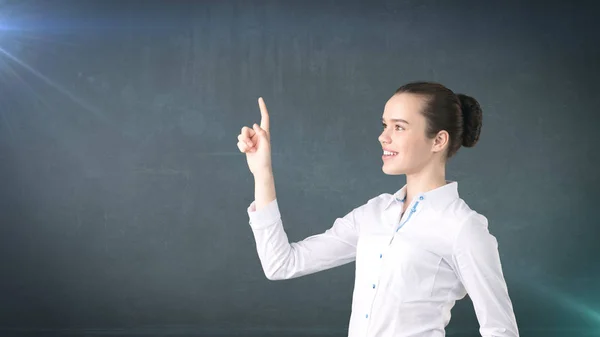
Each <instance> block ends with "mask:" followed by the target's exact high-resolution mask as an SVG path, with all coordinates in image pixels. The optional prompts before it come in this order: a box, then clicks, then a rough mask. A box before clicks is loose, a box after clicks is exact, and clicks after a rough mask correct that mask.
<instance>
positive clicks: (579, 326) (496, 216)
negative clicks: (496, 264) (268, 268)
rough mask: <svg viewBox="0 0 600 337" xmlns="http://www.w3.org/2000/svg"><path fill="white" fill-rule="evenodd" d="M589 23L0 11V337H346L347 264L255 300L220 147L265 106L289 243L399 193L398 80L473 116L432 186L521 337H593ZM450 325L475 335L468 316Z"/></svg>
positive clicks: (223, 5) (503, 12) (278, 285)
mask: <svg viewBox="0 0 600 337" xmlns="http://www.w3.org/2000/svg"><path fill="white" fill-rule="evenodd" d="M591 3H593V2H589V3H588V4H584V3H583V2H581V1H580V2H571V3H569V4H566V3H563V4H557V3H550V2H539V4H534V3H531V2H530V3H520V4H519V3H518V2H514V3H512V4H509V3H507V2H500V1H496V2H491V1H385V2H382V1H371V2H357V1H295V2H277V1H196V2H192V1H137V2H134V1H122V2H115V1H96V2H91V1H70V2H68V1H46V2H42V1H39V2H32V1H4V2H0V27H2V31H1V33H0V48H1V49H0V86H1V87H0V224H1V225H0V335H2V336H12V335H15V336H25V335H27V336H31V335H35V336H38V335H39V336H50V335H85V336H96V335H123V336H129V335H131V336H133V335H136V336H138V335H161V336H164V335H171V334H172V335H189V336H195V335H198V336H200V335H216V334H222V335H253V334H255V335H257V336H258V335H260V336H266V335H278V336H291V335H299V336H306V335H311V334H315V335H333V336H344V335H345V334H346V328H347V324H348V318H349V315H350V305H351V294H352V287H353V277H354V264H349V265H346V266H343V267H340V268H337V269H334V270H330V271H325V272H322V273H319V274H315V275H311V276H306V277H303V278H300V279H295V280H290V281H279V282H271V281H268V280H267V279H266V278H265V277H264V275H263V273H262V270H261V267H260V264H259V261H258V257H257V255H256V250H255V246H254V241H253V237H252V234H251V231H250V228H249V226H248V219H247V214H246V207H247V206H248V204H249V203H250V202H251V201H252V198H253V187H254V186H253V181H252V177H251V174H250V173H249V171H248V168H247V165H246V161H245V158H244V157H243V156H242V155H240V154H239V152H238V150H237V148H236V145H235V144H236V142H237V139H236V136H237V134H238V133H239V130H240V128H241V127H242V126H244V125H251V124H252V123H254V122H258V121H259V119H260V114H259V110H258V107H257V104H256V99H257V98H258V96H261V95H262V96H263V97H265V100H266V102H267V106H268V108H269V110H270V112H271V127H272V143H273V166H274V172H275V176H276V177H275V178H276V186H277V193H278V198H279V203H280V207H281V211H282V214H283V217H284V222H285V225H286V229H287V232H288V234H289V237H290V239H291V240H294V241H295V240H300V239H303V238H304V237H306V236H309V235H312V234H316V233H319V232H322V231H324V230H325V229H327V228H329V226H330V225H331V224H332V223H333V221H334V220H335V218H336V217H338V216H342V215H344V214H346V213H347V212H349V211H350V210H351V209H352V208H354V207H357V206H359V205H361V204H363V203H364V202H366V201H367V200H368V199H369V198H371V197H373V196H375V195H378V194H380V193H383V192H394V191H396V190H397V189H398V188H400V187H401V186H402V185H403V184H404V180H403V178H399V177H393V176H386V175H384V174H383V173H382V172H381V159H380V155H381V148H380V146H379V144H378V142H377V136H378V135H379V132H380V131H381V125H380V118H381V115H382V111H383V106H384V104H385V101H386V100H387V99H388V98H389V97H390V96H391V94H392V93H393V92H394V90H395V89H396V88H397V87H399V86H400V85H402V84H404V83H406V82H409V81H413V80H432V81H439V82H441V83H443V84H445V85H447V86H448V87H450V88H451V89H452V90H454V91H455V92H462V93H466V94H468V95H471V96H473V97H475V98H476V99H477V100H479V102H480V103H481V105H482V107H483V111H484V118H483V130H482V134H481V140H480V142H479V143H478V144H477V146H476V147H475V148H473V149H462V150H460V151H459V153H458V154H457V156H456V157H455V158H453V159H452V160H451V162H450V163H449V167H448V173H447V174H448V175H447V178H448V179H451V180H457V181H458V182H459V192H460V194H461V196H462V198H463V199H465V200H466V201H467V202H468V203H469V205H471V207H472V208H474V209H475V210H477V211H479V212H480V213H482V214H484V215H486V216H487V217H488V219H489V222H490V230H491V232H492V233H493V234H494V235H496V237H497V238H498V241H499V245H500V252H501V257H502V262H503V266H504V272H505V276H506V280H507V283H508V286H509V291H510V294H511V297H512V299H513V303H514V308H515V313H516V316H517V319H518V323H519V326H520V329H521V333H522V336H596V335H598V334H600V263H599V262H598V260H597V259H598V254H599V253H600V248H599V245H598V241H599V240H598V239H599V237H600V230H599V227H598V226H599V225H600V221H598V218H597V216H596V213H597V209H598V207H597V201H598V197H597V193H598V189H599V187H600V183H599V180H598V165H600V161H599V159H600V153H599V151H598V149H597V144H598V139H597V138H598V137H597V134H596V131H597V129H598V126H597V122H598V121H599V120H600V119H599V118H598V117H597V113H598V110H597V109H598V106H599V103H600V99H599V96H600V95H599V92H598V84H597V83H598V75H599V59H600V48H599V41H598V35H597V32H598V31H600V24H598V23H597V19H596V17H595V16H594V15H593V13H594V8H593V7H594V5H590V4H591ZM596 7H597V5H596ZM452 313H453V317H452V321H451V323H450V325H449V327H448V329H447V331H448V335H449V336H477V334H478V333H477V329H478V324H477V321H476V318H475V315H474V312H473V308H472V304H471V303H470V301H469V299H468V298H467V299H465V300H463V301H461V302H459V303H457V305H456V307H455V308H454V310H453V311H452Z"/></svg>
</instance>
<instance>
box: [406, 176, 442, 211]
mask: <svg viewBox="0 0 600 337" xmlns="http://www.w3.org/2000/svg"><path fill="white" fill-rule="evenodd" d="M444 185H446V169H445V167H444V166H442V167H439V166H438V167H437V168H432V169H423V170H421V171H420V172H417V173H415V174H410V175H408V174H407V175H406V202H405V208H406V207H408V205H409V204H410V203H412V200H413V198H414V197H415V196H418V195H419V194H423V193H426V192H428V191H431V190H434V189H436V188H439V187H442V186H444Z"/></svg>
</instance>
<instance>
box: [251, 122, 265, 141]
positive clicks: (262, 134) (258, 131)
mask: <svg viewBox="0 0 600 337" xmlns="http://www.w3.org/2000/svg"><path fill="white" fill-rule="evenodd" d="M252 128H253V129H254V132H256V134H257V135H258V136H259V137H261V138H264V137H265V130H263V129H262V128H261V127H260V126H258V124H256V123H255V124H254V125H252Z"/></svg>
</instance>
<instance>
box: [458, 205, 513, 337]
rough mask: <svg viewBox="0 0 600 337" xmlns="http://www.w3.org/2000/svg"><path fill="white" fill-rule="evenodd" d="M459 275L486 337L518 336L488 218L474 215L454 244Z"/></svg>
mask: <svg viewBox="0 0 600 337" xmlns="http://www.w3.org/2000/svg"><path fill="white" fill-rule="evenodd" d="M453 259H454V263H455V265H456V266H457V268H456V269H455V270H456V273H457V275H458V278H459V279H460V281H461V282H462V284H463V285H464V287H465V289H466V291H467V293H468V294H469V297H470V298H471V301H472V302H473V307H474V308H475V314H476V316H477V320H478V321H479V332H480V333H481V336H483V337H518V336H519V330H518V327H517V322H516V319H515V315H514V311H513V306H512V302H511V300H510V297H509V294H508V289H507V286H506V282H505V279H504V275H503V272H502V265H501V262H500V255H499V252H498V242H497V240H496V238H495V237H494V236H493V235H492V234H490V233H489V231H488V222H487V218H486V217H484V216H483V215H481V214H478V213H474V214H473V215H471V216H469V218H468V219H467V220H466V222H465V223H464V224H463V226H462V228H461V230H460V232H459V234H458V236H457V238H456V241H455V244H454V254H453Z"/></svg>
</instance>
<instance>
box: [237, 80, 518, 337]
mask: <svg viewBox="0 0 600 337" xmlns="http://www.w3.org/2000/svg"><path fill="white" fill-rule="evenodd" d="M259 106H260V111H261V115H262V117H261V118H262V120H261V125H260V126H258V125H256V124H254V125H253V127H252V128H248V127H244V128H242V131H241V134H240V135H239V136H238V141H239V142H238V147H239V149H240V151H241V152H243V153H245V154H246V158H247V161H248V166H249V168H250V171H251V172H252V174H253V175H254V178H255V200H254V201H253V202H252V204H250V207H249V208H248V215H249V218H250V226H251V229H252V231H253V233H254V237H255V240H256V248H257V250H258V256H259V258H260V261H261V264H262V267H263V269H264V272H265V275H266V276H267V278H268V279H270V280H281V279H290V278H294V277H299V276H303V275H307V274H310V273H315V272H318V271H321V270H325V269H329V268H333V267H336V266H340V265H342V264H345V263H348V262H351V261H355V262H356V273H355V275H356V276H355V283H354V293H353V301H352V314H351V317H350V323H349V331H348V336H350V337H359V336H360V337H365V336H395V337H399V336H413V337H417V336H419V337H425V336H427V337H437V336H440V337H441V336H445V327H446V326H447V325H448V323H449V321H450V310H451V309H452V307H453V306H454V304H455V302H456V301H457V300H459V299H461V298H463V297H464V296H465V295H467V294H469V297H470V298H471V300H472V302H473V305H474V308H475V312H476V315H477V319H478V321H479V325H480V329H479V331H480V333H481V335H482V336H484V337H492V336H494V337H503V336H511V337H514V336H518V335H519V332H518V328H517V323H516V319H515V315H514V312H513V307H512V303H511V300H510V297H509V294H508V290H507V286H506V282H505V280H504V275H503V272H502V266H501V263H500V257H499V254H498V244H497V241H496V238H495V237H494V236H493V235H491V234H490V233H489V231H488V221H487V218H486V217H485V216H483V215H481V214H479V213H477V212H476V211H474V210H472V209H471V208H470V207H469V206H468V205H467V204H466V203H465V201H464V200H462V199H461V198H460V197H459V194H458V186H457V182H455V181H448V180H446V174H445V168H446V162H447V160H448V159H449V158H451V157H452V156H453V155H454V154H455V153H456V151H458V149H459V148H460V147H461V146H465V147H472V146H474V145H475V143H477V140H478V139H479V134H480V131H481V120H482V111H481V108H480V106H479V104H478V102H477V101H476V100H475V99H473V98H472V97H469V96H466V95H463V94H455V93H454V92H452V91H451V90H449V89H448V88H446V87H444V86H443V85H441V84H438V83H431V82H414V83H409V84H406V85H404V86H402V87H400V88H399V89H398V90H397V91H396V92H395V94H394V95H393V96H392V97H391V98H390V99H389V100H388V101H387V103H386V105H385V109H384V111H383V118H382V121H383V130H382V133H381V135H380V136H379V142H380V144H381V147H382V150H383V157H382V159H383V172H384V173H386V174H391V175H401V174H404V175H406V185H404V186H403V187H402V188H401V189H400V190H398V191H397V192H395V193H394V194H388V193H384V194H381V195H379V196H376V197H374V198H372V199H370V200H368V201H367V202H366V203H365V204H364V205H362V206H360V207H358V208H355V209H354V210H352V211H351V212H350V213H348V214H347V215H345V216H344V217H342V218H338V219H336V220H335V222H334V223H333V226H332V227H331V228H329V229H327V230H326V231H325V232H324V233H322V234H318V235H314V236H310V237H308V238H306V239H304V240H302V241H298V242H293V243H290V242H289V241H288V238H287V235H286V233H285V231H284V227H283V224H282V220H281V216H280V213H279V208H278V206H277V199H276V196H275V183H274V179H273V171H272V167H271V151H270V137H269V114H268V112H267V108H266V106H265V103H264V101H263V100H262V98H259Z"/></svg>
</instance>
